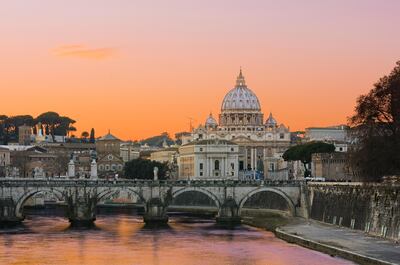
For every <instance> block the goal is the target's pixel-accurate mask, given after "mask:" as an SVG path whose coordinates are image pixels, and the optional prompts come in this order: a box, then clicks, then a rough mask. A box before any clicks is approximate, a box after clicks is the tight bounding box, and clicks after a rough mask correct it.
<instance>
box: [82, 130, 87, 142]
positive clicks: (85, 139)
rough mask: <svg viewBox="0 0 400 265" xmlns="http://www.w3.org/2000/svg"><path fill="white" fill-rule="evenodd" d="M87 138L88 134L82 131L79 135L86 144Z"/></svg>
mask: <svg viewBox="0 0 400 265" xmlns="http://www.w3.org/2000/svg"><path fill="white" fill-rule="evenodd" d="M88 137H89V133H88V132H87V131H84V132H82V133H81V138H82V140H83V141H84V142H87V138H88Z"/></svg>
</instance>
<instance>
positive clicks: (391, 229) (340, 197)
mask: <svg viewBox="0 0 400 265" xmlns="http://www.w3.org/2000/svg"><path fill="white" fill-rule="evenodd" d="M307 191H308V198H309V202H310V218H312V219H314V220H318V221H321V222H325V223H330V224H334V225H338V226H345V227H349V228H351V229H357V230H363V231H365V232H366V233H370V234H372V235H376V236H381V237H385V238H388V239H392V240H396V241H398V240H400V185H399V184H362V183H309V184H308V186H307Z"/></svg>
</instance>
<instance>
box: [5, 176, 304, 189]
mask: <svg viewBox="0 0 400 265" xmlns="http://www.w3.org/2000/svg"><path fill="white" fill-rule="evenodd" d="M301 183H302V181H297V180H275V181H272V180H222V179H215V180H212V179H207V180H157V181H153V180H143V179H118V180H108V179H60V178H48V179H33V178H14V179H5V178H3V179H0V187H21V186H24V187H42V186H63V187H77V186H79V187H81V186H93V187H95V186H118V187H124V186H127V187H129V186H182V187H185V186H199V187H201V186H203V187H210V186H219V187H221V186H230V187H233V186H246V187H248V186H251V187H256V186H299V185H300V184H301Z"/></svg>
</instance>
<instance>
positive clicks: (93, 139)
mask: <svg viewBox="0 0 400 265" xmlns="http://www.w3.org/2000/svg"><path fill="white" fill-rule="evenodd" d="M89 142H90V143H92V144H94V142H95V135H94V128H92V129H91V130H90V138H89Z"/></svg>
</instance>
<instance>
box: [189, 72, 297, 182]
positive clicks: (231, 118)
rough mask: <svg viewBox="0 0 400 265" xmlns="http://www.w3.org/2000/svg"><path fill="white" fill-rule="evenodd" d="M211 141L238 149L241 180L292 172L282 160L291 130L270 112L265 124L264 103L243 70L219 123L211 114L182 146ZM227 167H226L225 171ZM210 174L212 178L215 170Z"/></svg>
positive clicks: (230, 92)
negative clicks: (236, 146)
mask: <svg viewBox="0 0 400 265" xmlns="http://www.w3.org/2000/svg"><path fill="white" fill-rule="evenodd" d="M211 139H219V140H227V141H231V142H233V143H236V144H237V145H238V146H239V154H238V159H239V161H238V165H239V178H241V179H254V178H256V179H262V178H267V179H268V178H270V179H273V177H270V176H273V175H274V174H272V173H273V172H274V171H276V170H278V169H279V170H289V169H288V167H287V165H286V164H285V163H283V159H282V154H283V152H284V151H286V150H287V149H288V148H289V147H290V132H289V128H288V127H286V126H285V125H283V124H278V122H277V121H276V120H275V118H274V117H273V116H272V114H271V113H270V114H269V116H268V118H267V120H266V121H265V122H264V114H263V112H262V110H261V104H260V102H259V100H258V98H257V96H256V94H255V93H254V92H253V91H252V90H251V89H250V88H248V87H247V85H246V82H245V78H244V76H243V73H242V71H241V70H240V72H239V75H238V77H237V80H236V84H235V87H234V88H233V89H231V90H230V91H229V92H228V93H227V94H226V95H225V97H224V99H223V101H222V104H221V113H220V114H219V122H217V121H216V120H215V119H214V117H213V116H212V114H210V115H209V116H208V117H207V119H206V122H205V124H204V125H200V126H199V127H198V128H196V129H194V130H193V131H192V132H191V134H190V135H189V136H187V137H186V138H184V139H183V144H187V143H189V142H193V141H201V140H211ZM227 167H228V166H227V165H226V164H225V166H224V168H227ZM207 175H209V176H212V171H209V172H207ZM275 175H276V174H275ZM280 175H282V174H280Z"/></svg>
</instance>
